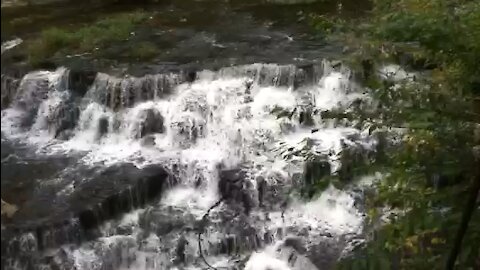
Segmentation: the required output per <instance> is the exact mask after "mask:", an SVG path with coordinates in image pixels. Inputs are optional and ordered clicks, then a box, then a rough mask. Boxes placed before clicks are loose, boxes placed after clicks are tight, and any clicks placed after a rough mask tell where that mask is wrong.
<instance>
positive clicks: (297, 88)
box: [2, 61, 375, 270]
mask: <svg viewBox="0 0 480 270" xmlns="http://www.w3.org/2000/svg"><path fill="white" fill-rule="evenodd" d="M72 77H73V76H72V74H70V72H69V71H68V70H66V69H63V68H60V69H58V70H56V71H54V72H47V71H39V72H34V73H30V74H27V75H26V76H25V77H24V78H23V79H22V80H21V82H20V83H19V86H18V88H17V89H16V91H10V92H11V94H10V96H9V97H8V99H9V100H11V102H10V106H9V107H8V108H7V109H5V110H3V111H2V138H4V139H5V140H12V141H22V142H23V143H27V144H32V145H35V147H36V149H37V152H38V154H42V155H69V154H71V153H81V155H80V162H79V163H80V164H81V166H84V167H91V168H94V167H97V166H103V167H109V166H113V165H114V164H118V163H125V162H128V163H133V164H135V166H136V167H138V168H139V169H140V170H141V169H143V168H146V167H148V166H149V165H152V164H160V165H161V166H162V167H164V168H165V169H166V170H167V171H168V173H169V174H170V175H171V176H172V177H174V178H175V179H176V180H175V181H173V182H174V183H173V184H172V185H171V187H170V188H168V189H167V190H166V191H165V192H163V194H162V195H161V199H160V200H159V201H153V202H152V203H148V204H146V205H145V204H144V203H137V204H135V207H139V206H141V208H140V209H138V210H133V211H130V212H128V213H125V214H124V215H123V217H121V218H114V219H113V220H108V221H105V220H106V218H104V219H103V220H102V221H105V222H103V223H102V224H98V226H95V228H93V229H92V228H88V229H89V230H90V231H92V230H93V231H95V233H93V236H92V234H88V233H87V234H88V235H90V236H89V237H87V236H84V237H80V236H79V237H80V240H77V241H73V242H72V241H63V242H62V243H58V245H57V246H55V247H53V246H52V247H51V248H48V249H40V248H39V247H38V246H39V244H38V241H39V240H38V239H35V235H34V234H31V233H25V234H23V235H22V236H21V237H23V238H24V239H23V238H22V239H20V240H19V237H16V238H15V241H17V242H20V243H23V245H26V246H25V247H23V249H22V247H20V250H23V252H25V251H30V252H33V253H36V254H37V255H35V260H36V261H35V263H31V264H26V263H23V262H22V261H21V260H22V259H25V257H24V256H25V255H24V254H23V255H22V254H21V255H18V254H13V253H14V252H13V251H12V253H10V254H7V255H8V256H10V259H9V260H8V265H5V269H50V268H51V269H79V270H80V269H208V268H212V267H214V268H217V269H225V268H229V269H235V268H245V269H249V270H261V269H262V270H263V269H265V270H266V269H312V270H313V269H329V268H331V266H332V265H333V264H334V262H335V261H336V260H337V259H338V258H339V256H340V255H341V254H342V252H343V251H344V250H345V249H346V248H347V246H348V245H350V244H351V243H352V242H354V241H356V240H358V239H361V234H362V223H363V215H362V213H361V211H360V210H359V209H357V207H356V205H355V203H356V201H355V198H354V196H353V195H352V194H351V193H350V192H348V191H341V190H338V189H336V188H334V187H329V188H327V189H326V190H325V191H324V192H323V193H322V194H321V195H320V196H319V197H317V198H314V199H312V200H311V201H309V202H304V201H302V200H300V199H299V198H297V197H296V196H295V195H294V194H295V191H296V190H298V189H299V188H300V187H301V185H303V184H302V183H303V182H304V181H305V179H304V178H305V174H306V172H305V171H304V170H305V167H306V164H307V163H308V162H306V161H305V158H303V157H301V156H296V155H289V154H288V153H292V152H297V153H305V154H308V155H314V156H320V157H323V158H324V161H323V163H322V164H324V165H325V168H327V170H328V172H327V174H330V173H332V174H334V173H338V171H339V170H341V168H342V164H341V162H340V161H339V160H340V159H339V155H340V153H341V152H342V151H346V150H347V149H350V148H351V149H360V152H362V153H365V152H368V151H372V150H373V149H374V145H375V141H374V139H373V138H371V137H370V136H369V135H368V134H366V133H364V132H362V131H360V130H357V129H355V128H354V127H353V125H352V124H350V123H336V122H332V121H328V120H326V119H322V114H321V113H318V112H321V111H325V110H332V109H339V110H348V108H349V106H350V105H351V104H352V103H354V102H355V101H358V100H362V99H367V97H365V96H364V95H362V94H361V93H360V90H361V89H360V88H359V87H357V86H356V84H355V83H354V82H353V81H352V80H351V79H350V77H351V74H350V72H349V71H348V70H347V69H345V68H343V67H340V68H339V67H336V68H334V67H332V66H331V65H330V64H329V63H328V62H327V61H325V62H323V63H322V65H319V66H309V67H304V68H299V67H295V66H280V65H275V64H253V65H247V66H237V67H228V68H223V69H221V70H219V71H199V72H196V74H192V73H185V74H184V73H178V74H158V75H147V76H145V77H141V78H136V77H125V78H116V77H112V76H109V75H107V74H102V73H98V74H96V77H95V79H94V80H93V81H92V82H91V85H88V86H87V85H85V87H84V89H83V90H82V89H81V90H79V88H78V87H73V86H72V85H73V84H74V82H72ZM2 93H3V90H2ZM2 98H3V96H2ZM2 104H3V100H2ZM2 162H3V161H2ZM69 170H70V168H65V169H64V170H63V172H62V174H60V176H58V177H56V178H55V185H56V187H57V189H56V191H55V192H56V193H55V194H57V195H58V196H60V195H61V196H63V197H66V198H68V196H69V194H75V190H76V189H78V187H77V186H76V184H72V183H71V182H69V181H68V178H69V177H73V176H72V175H73V172H72V171H69ZM85 181H86V180H85ZM105 181H108V179H105ZM62 183H64V184H62ZM45 185H46V184H45ZM103 185H105V186H108V183H103ZM129 192H130V193H129V194H130V196H131V199H130V201H132V202H133V201H135V200H141V196H140V195H135V196H133V195H132V192H131V191H129ZM122 194H123V193H122ZM54 196H56V195H54ZM85 196H86V197H88V196H89V195H88V194H85ZM63 197H62V198H63ZM67 201H68V200H67ZM216 203H217V205H218V206H217V207H214V208H211V207H212V206H213V205H215V204H216ZM100 204H102V202H101V201H100ZM130 210H131V209H130ZM206 213H209V214H208V217H206V218H203V217H204V215H205V214H206ZM107 216H108V215H107ZM82 217H83V216H82V215H80V223H81V224H82V225H84V224H86V223H85V221H84V220H85V218H83V219H82ZM74 219H75V218H74ZM76 222H78V221H76ZM89 224H90V223H89ZM92 224H93V223H92ZM95 224H97V223H95ZM92 226H93V225H92ZM77 227H78V226H77ZM75 228H76V227H75ZM2 242H3V240H2ZM28 243H30V244H28ZM15 252H17V253H21V252H20V251H18V250H17V251H15ZM2 253H4V251H3V244H2ZM2 257H3V256H2ZM32 257H33V255H32ZM2 260H3V258H2ZM2 265H3V261H2ZM55 267H56V268H55Z"/></svg>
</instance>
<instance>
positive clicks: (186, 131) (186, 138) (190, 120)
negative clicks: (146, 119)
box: [170, 112, 207, 147]
mask: <svg viewBox="0 0 480 270" xmlns="http://www.w3.org/2000/svg"><path fill="white" fill-rule="evenodd" d="M206 124H207V123H206V121H205V120H204V119H203V118H202V117H201V116H200V115H197V114H194V113H190V112H185V113H182V114H181V115H179V116H178V118H177V119H174V120H173V121H172V123H171V124H170V128H171V129H172V131H173V132H174V133H175V135H176V139H177V141H176V142H177V143H178V144H179V145H180V146H181V147H188V146H190V145H192V144H194V143H195V142H196V141H197V139H198V138H200V137H203V136H204V135H205V134H204V132H205V127H206Z"/></svg>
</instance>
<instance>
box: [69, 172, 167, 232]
mask: <svg viewBox="0 0 480 270" xmlns="http://www.w3.org/2000/svg"><path fill="white" fill-rule="evenodd" d="M167 184H169V183H168V173H167V172H166V171H165V170H164V169H163V168H162V167H160V166H158V165H151V166H148V167H145V168H143V169H138V168H136V167H135V166H133V165H131V164H125V165H120V166H114V167H110V168H108V169H107V170H105V171H103V172H101V173H100V174H99V175H98V176H97V177H96V178H95V179H93V180H92V181H88V182H86V183H84V184H81V185H80V186H78V187H77V188H76V190H75V192H74V193H73V194H72V196H70V200H69V202H70V205H71V209H74V212H75V213H77V215H78V218H79V221H80V224H81V225H82V227H83V228H84V229H91V228H94V227H95V226H97V225H98V224H99V223H101V222H103V221H104V220H106V219H110V218H112V217H114V216H116V215H118V214H120V213H125V212H128V211H130V210H132V209H134V208H137V207H140V206H143V205H145V203H146V202H149V201H151V200H152V199H154V198H155V197H156V196H158V195H159V194H160V193H161V192H162V191H163V190H164V189H165V187H166V186H167ZM86 201H88V204H85V202H86Z"/></svg>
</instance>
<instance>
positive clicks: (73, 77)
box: [68, 70, 97, 97]
mask: <svg viewBox="0 0 480 270" xmlns="http://www.w3.org/2000/svg"><path fill="white" fill-rule="evenodd" d="M96 76H97V72H95V71H82V70H70V74H69V82H68V86H69V90H70V91H71V92H72V93H74V94H76V95H77V96H79V97H83V96H84V95H85V94H86V93H87V91H88V89H89V88H90V86H91V85H92V84H93V81H94V80H95V77H96Z"/></svg>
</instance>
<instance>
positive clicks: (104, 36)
mask: <svg viewBox="0 0 480 270" xmlns="http://www.w3.org/2000/svg"><path fill="white" fill-rule="evenodd" d="M147 19H148V14H147V13H145V12H133V13H123V14H117V15H115V16H111V17H109V18H106V19H102V20H99V21H97V22H95V23H94V24H91V25H87V26H82V27H80V28H78V29H73V28H72V29H65V28H57V27H53V28H48V29H46V30H44V31H42V33H41V34H40V36H39V37H38V38H37V39H35V40H33V41H31V42H30V44H29V45H28V55H29V61H30V63H32V64H33V65H35V64H38V63H40V62H42V61H45V60H46V59H49V58H51V57H54V56H56V55H57V54H60V55H65V54H84V53H88V54H100V53H101V52H102V49H105V48H106V47H108V46H110V45H112V43H114V42H121V41H126V40H128V39H129V38H131V37H132V36H134V35H135V32H134V30H135V28H136V27H137V26H138V25H139V24H141V23H142V22H144V21H145V20H147ZM139 49H145V52H138V50H136V51H134V52H135V54H134V55H136V56H139V57H141V58H145V57H150V56H152V55H153V54H154V53H155V51H154V49H152V46H151V45H147V44H144V45H143V46H141V47H140V48H139Z"/></svg>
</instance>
